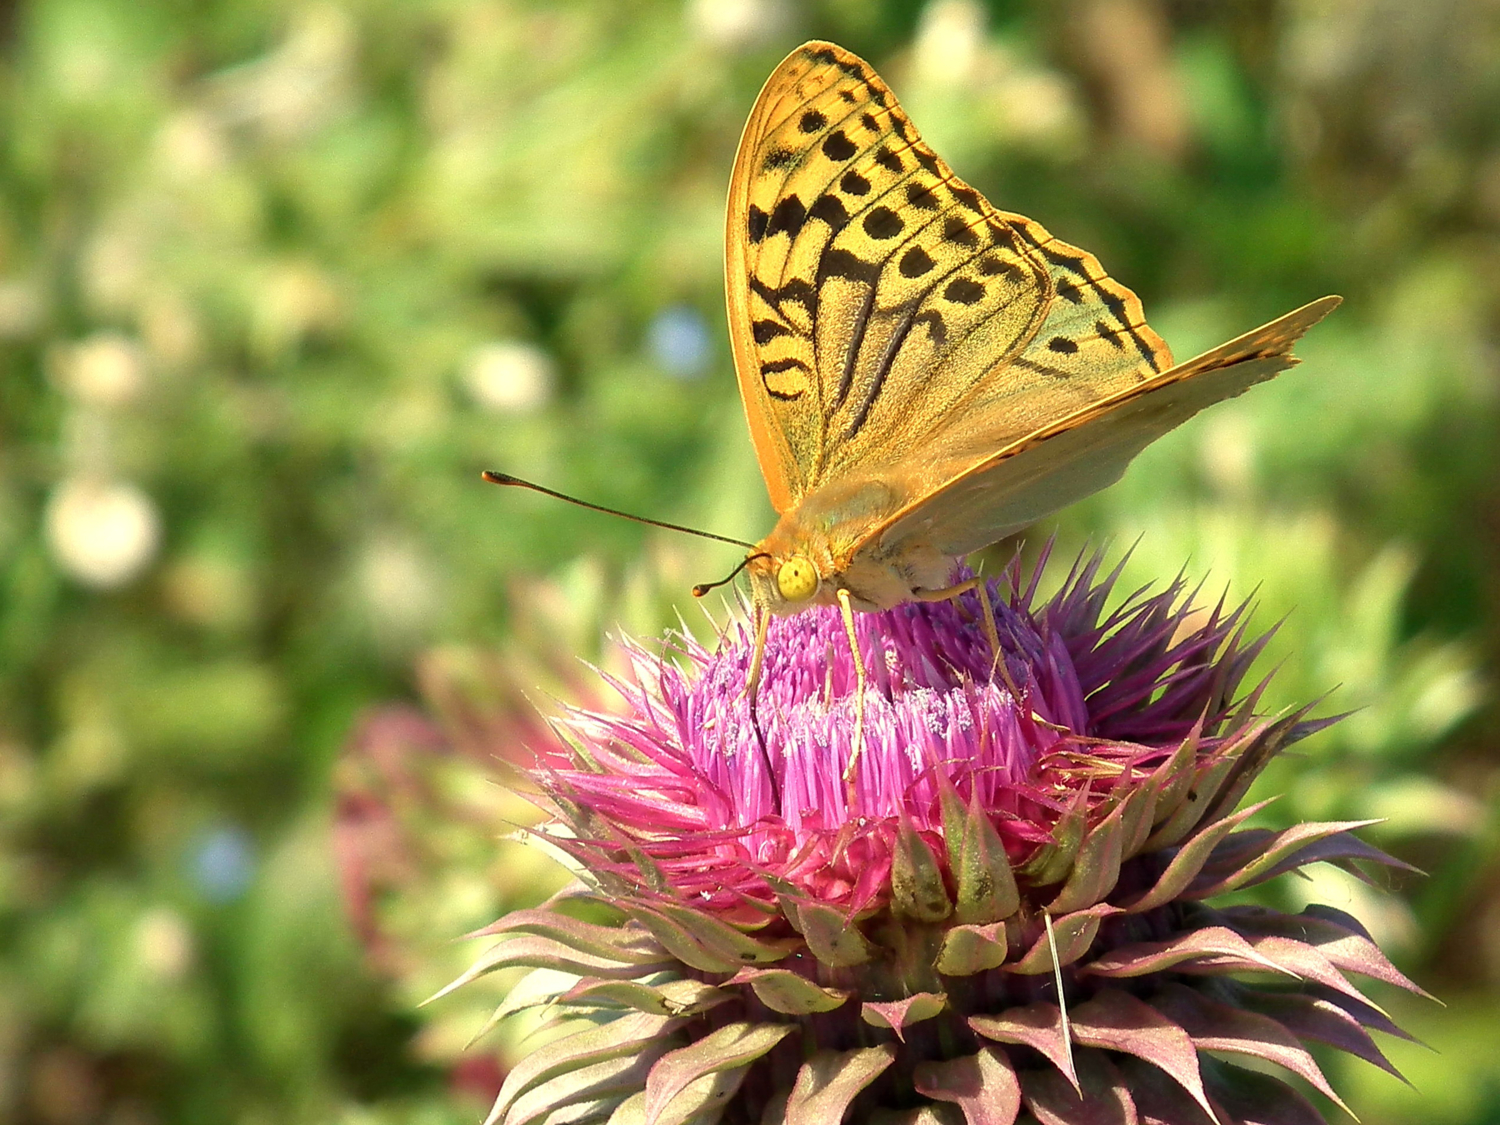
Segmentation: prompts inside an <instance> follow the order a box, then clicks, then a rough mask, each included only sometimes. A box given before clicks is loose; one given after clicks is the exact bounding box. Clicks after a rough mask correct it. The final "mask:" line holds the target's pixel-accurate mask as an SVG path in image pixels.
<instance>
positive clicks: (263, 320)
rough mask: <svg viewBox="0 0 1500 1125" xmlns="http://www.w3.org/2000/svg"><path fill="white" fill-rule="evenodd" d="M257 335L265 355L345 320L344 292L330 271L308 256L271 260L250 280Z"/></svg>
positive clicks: (255, 336)
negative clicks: (341, 291)
mask: <svg viewBox="0 0 1500 1125" xmlns="http://www.w3.org/2000/svg"><path fill="white" fill-rule="evenodd" d="M251 284H252V287H253V289H252V293H253V298H252V299H253V300H254V310H255V311H254V316H255V324H254V338H255V342H256V345H257V346H258V348H259V349H260V351H261V353H262V354H263V355H267V356H275V355H279V354H280V353H282V352H283V351H285V350H286V349H288V348H292V347H295V346H296V345H298V344H299V343H301V342H302V341H303V340H304V339H306V338H307V337H308V336H311V335H313V334H315V333H319V332H328V331H330V330H332V329H334V328H336V327H337V326H338V325H339V323H340V322H341V321H342V320H343V318H344V314H345V311H346V307H345V302H344V298H343V295H342V294H341V293H340V292H339V289H338V286H337V285H336V284H335V283H334V280H333V278H331V277H330V276H329V275H328V273H327V272H326V271H325V270H324V269H323V268H322V267H321V266H319V265H318V263H316V262H314V261H312V260H311V259H307V258H287V259H282V260H280V261H275V262H271V263H269V264H268V265H267V266H266V268H265V270H264V271H263V272H262V273H261V274H259V275H258V276H257V277H255V278H254V280H253V281H252V282H251Z"/></svg>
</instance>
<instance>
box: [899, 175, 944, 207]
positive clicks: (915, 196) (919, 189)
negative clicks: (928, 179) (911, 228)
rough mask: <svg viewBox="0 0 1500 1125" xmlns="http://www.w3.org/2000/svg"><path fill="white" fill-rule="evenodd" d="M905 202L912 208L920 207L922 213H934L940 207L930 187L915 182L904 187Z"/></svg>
mask: <svg viewBox="0 0 1500 1125" xmlns="http://www.w3.org/2000/svg"><path fill="white" fill-rule="evenodd" d="M906 202H908V203H910V204H911V205H912V206H913V207H920V208H921V209H922V210H923V211H936V210H937V209H938V208H939V207H940V206H942V203H941V201H940V200H939V199H938V197H937V194H936V193H935V192H934V191H933V190H932V187H931V186H930V185H928V184H919V183H916V182H915V181H913V182H912V183H909V184H907V185H906Z"/></svg>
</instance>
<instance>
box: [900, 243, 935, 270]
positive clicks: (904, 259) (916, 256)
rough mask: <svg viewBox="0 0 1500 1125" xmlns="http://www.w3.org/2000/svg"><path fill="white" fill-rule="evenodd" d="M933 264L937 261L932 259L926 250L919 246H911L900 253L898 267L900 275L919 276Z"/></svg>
mask: <svg viewBox="0 0 1500 1125" xmlns="http://www.w3.org/2000/svg"><path fill="white" fill-rule="evenodd" d="M935 265H937V263H936V262H934V261H933V260H932V258H931V257H930V256H929V255H928V253H927V251H926V250H923V249H922V248H921V247H920V246H913V247H912V248H911V249H910V250H908V251H907V252H906V253H905V254H903V255H901V264H900V266H899V267H898V268H899V269H900V270H901V276H902V277H921V276H922V275H923V274H924V273H926V272H927V271H928V270H930V269H932V267H933V266H935Z"/></svg>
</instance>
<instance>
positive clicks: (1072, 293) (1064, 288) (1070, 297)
mask: <svg viewBox="0 0 1500 1125" xmlns="http://www.w3.org/2000/svg"><path fill="white" fill-rule="evenodd" d="M1057 295H1058V296H1059V297H1061V298H1062V299H1063V300H1065V301H1071V302H1072V303H1073V304H1075V305H1081V304H1083V291H1082V290H1081V289H1079V288H1078V286H1076V285H1074V284H1073V283H1072V282H1071V281H1059V282H1058V283H1057Z"/></svg>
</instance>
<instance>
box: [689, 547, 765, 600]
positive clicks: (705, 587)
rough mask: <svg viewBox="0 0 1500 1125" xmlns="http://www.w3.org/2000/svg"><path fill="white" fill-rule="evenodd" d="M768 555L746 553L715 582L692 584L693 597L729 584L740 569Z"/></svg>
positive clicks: (763, 553) (757, 552) (737, 575)
mask: <svg viewBox="0 0 1500 1125" xmlns="http://www.w3.org/2000/svg"><path fill="white" fill-rule="evenodd" d="M747 545H748V544H747ZM770 557H771V556H770V555H768V554H766V553H765V552H764V551H756V552H755V554H753V555H746V556H745V557H744V559H743V560H742V561H741V562H740V565H739V566H737V567H735V568H734V569H733V570H731V571H730V572H729V573H728V574H726V575H725V576H724V577H723V578H721V579H719V580H718V581H717V582H700V583H698V585H696V586H694V587H693V597H695V598H701V597H704V596H705V595H707V593H708V592H709V591H710V590H717V589H718V588H719V587H720V586H727V585H729V583H731V582H733V581H734V580H735V579H736V578H738V577H739V573H740V571H742V570H744V569H745V568H746V567H747V566H749V565H750V564H751V563H753V562H754V561H755V560H756V559H768V558H770Z"/></svg>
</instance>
